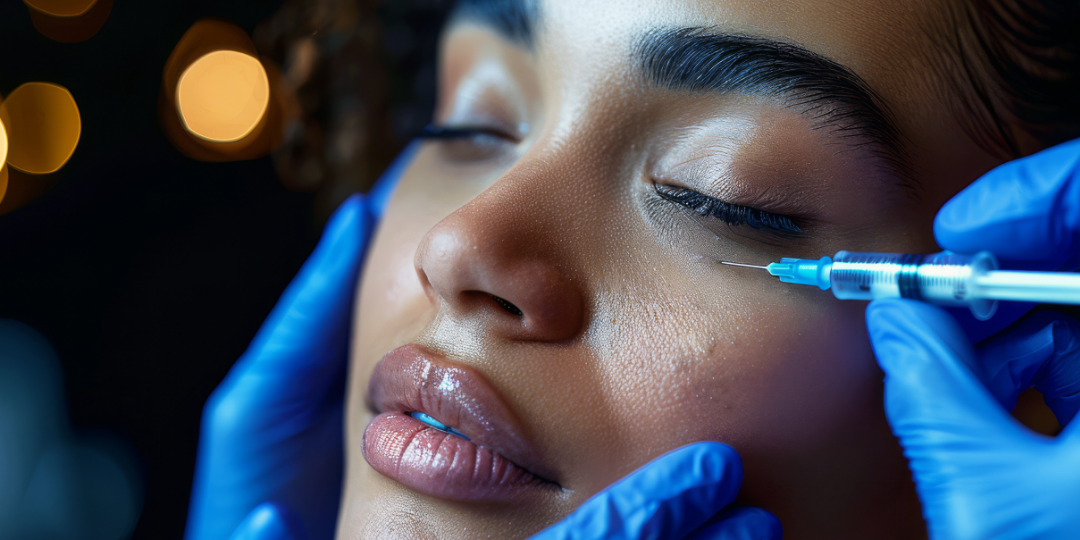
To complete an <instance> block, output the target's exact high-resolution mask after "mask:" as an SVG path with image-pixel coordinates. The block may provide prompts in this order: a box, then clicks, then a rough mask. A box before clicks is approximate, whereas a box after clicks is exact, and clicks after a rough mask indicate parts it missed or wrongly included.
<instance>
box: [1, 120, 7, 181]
mask: <svg viewBox="0 0 1080 540" xmlns="http://www.w3.org/2000/svg"><path fill="white" fill-rule="evenodd" d="M7 153H8V137H7V129H5V128H4V122H3V119H2V118H0V169H2V168H4V163H6V162H7ZM5 183H6V182H5Z"/></svg>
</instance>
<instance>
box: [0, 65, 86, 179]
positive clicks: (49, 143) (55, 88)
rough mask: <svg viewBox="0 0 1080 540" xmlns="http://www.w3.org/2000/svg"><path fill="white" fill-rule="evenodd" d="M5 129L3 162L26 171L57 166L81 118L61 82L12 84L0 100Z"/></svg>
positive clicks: (71, 148)
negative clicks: (5, 146)
mask: <svg viewBox="0 0 1080 540" xmlns="http://www.w3.org/2000/svg"><path fill="white" fill-rule="evenodd" d="M0 119H2V120H3V122H4V124H6V125H5V127H6V128H7V130H8V133H9V137H8V152H7V164H8V165H9V166H11V167H13V168H15V169H18V170H20V171H22V172H25V173H30V174H49V173H53V172H56V171H58V170H60V168H61V167H63V166H64V164H65V163H67V161H68V160H69V159H71V155H72V154H74V153H75V148H76V147H77V146H78V145H79V137H80V135H81V134H82V118H81V117H80V116H79V107H78V105H76V104H75V98H73V97H72V96H71V92H68V91H67V89H66V88H64V87H63V86H59V85H55V84H52V83H41V82H33V83H26V84H24V85H22V86H20V87H18V88H16V89H15V90H14V91H13V92H11V95H10V96H8V98H7V99H6V100H5V101H4V102H3V103H2V104H0Z"/></svg>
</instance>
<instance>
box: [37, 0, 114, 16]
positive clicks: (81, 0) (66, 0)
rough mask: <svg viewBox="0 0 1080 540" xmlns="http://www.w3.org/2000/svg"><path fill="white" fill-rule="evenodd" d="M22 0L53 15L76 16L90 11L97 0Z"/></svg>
mask: <svg viewBox="0 0 1080 540" xmlns="http://www.w3.org/2000/svg"><path fill="white" fill-rule="evenodd" d="M23 2H24V3H25V4H26V5H28V6H30V7H32V8H34V9H36V10H38V11H40V12H42V13H45V14H46V15H52V16H54V17H78V16H79V15H83V14H85V13H86V12H87V11H90V8H92V7H94V5H95V4H97V3H98V0H23Z"/></svg>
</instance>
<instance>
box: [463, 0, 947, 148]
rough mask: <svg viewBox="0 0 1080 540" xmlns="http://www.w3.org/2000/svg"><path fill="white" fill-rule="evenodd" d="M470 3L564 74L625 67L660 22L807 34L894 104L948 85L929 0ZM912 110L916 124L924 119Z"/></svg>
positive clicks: (796, 37) (582, 76) (586, 75)
mask: <svg viewBox="0 0 1080 540" xmlns="http://www.w3.org/2000/svg"><path fill="white" fill-rule="evenodd" d="M462 5H463V6H465V9H464V10H463V11H468V12H472V13H473V14H475V15H480V16H479V17H472V18H479V19H482V20H483V22H487V23H489V25H491V26H495V27H498V28H500V29H501V30H503V31H504V32H503V33H507V32H510V33H512V34H514V35H512V36H510V37H512V38H513V39H515V41H518V42H519V43H521V44H524V45H528V46H531V47H532V48H534V49H536V52H537V53H538V54H539V55H541V57H545V58H548V59H550V60H551V61H552V62H551V63H549V64H548V65H549V66H552V65H554V66H559V67H561V68H563V69H560V70H559V71H562V72H564V73H561V75H563V76H566V77H569V78H571V79H576V80H574V82H575V83H577V82H580V83H581V84H582V85H586V86H588V85H590V83H591V84H595V83H596V82H597V81H598V80H602V78H601V77H599V75H602V74H604V73H608V72H610V71H611V70H613V69H620V68H624V67H625V64H627V63H628V62H627V61H628V59H629V55H628V53H629V51H630V50H631V49H632V47H633V44H634V43H636V42H638V40H640V38H641V37H642V36H644V35H646V34H648V33H650V32H652V31H655V30H657V29H660V28H680V27H697V28H707V29H711V30H714V31H717V32H729V33H730V32H733V33H739V34H745V35H750V36H761V37H768V38H773V39H781V40H785V41H789V42H792V43H794V44H797V45H799V46H801V47H803V48H805V49H807V50H809V51H812V52H814V53H816V54H819V55H821V56H823V57H825V58H828V59H831V60H832V61H834V62H836V63H838V64H841V65H843V66H845V67H846V68H848V69H850V70H851V71H853V72H854V73H855V74H857V75H858V76H859V77H861V78H862V79H863V80H865V81H866V82H867V83H868V84H869V85H870V87H871V88H873V89H874V90H875V91H877V92H878V93H879V94H880V95H882V97H884V98H885V101H886V102H887V103H889V104H891V105H900V106H901V107H904V106H907V105H909V104H911V102H913V101H914V102H917V101H920V97H925V99H932V98H933V96H932V94H931V92H928V91H927V90H928V89H933V88H938V87H940V85H938V84H935V83H934V82H933V81H931V80H929V79H931V78H932V77H933V71H934V70H933V69H932V66H933V65H934V64H935V63H936V60H935V55H936V52H935V51H934V46H933V44H932V43H931V42H930V41H931V38H930V37H929V36H931V35H932V33H933V29H934V24H933V22H932V21H934V20H937V19H938V18H939V13H938V12H939V11H941V10H942V9H943V8H942V5H941V4H940V3H938V2H931V1H928V0H909V1H905V2H895V1H885V0H842V1H836V0H768V1H761V0H636V1H634V2H627V1H625V0H590V1H587V2H582V1H579V0H464V1H463V3H462ZM574 75H578V76H577V77H575V76H574ZM564 82H566V81H564ZM920 92H921V93H920ZM912 96H915V97H914V98H913V97H912ZM916 105H917V104H916ZM916 108H918V107H916ZM921 109H922V110H921V111H919V112H920V113H925V112H926V107H922V108H921ZM905 116H906V117H907V118H909V119H910V122H908V123H909V124H917V123H918V122H919V119H918V118H917V117H915V118H912V117H911V114H905ZM901 127H902V128H903V127H911V126H901ZM903 131H908V130H906V129H904V130H903Z"/></svg>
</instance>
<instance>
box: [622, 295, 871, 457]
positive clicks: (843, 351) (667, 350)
mask: <svg viewBox="0 0 1080 540" xmlns="http://www.w3.org/2000/svg"><path fill="white" fill-rule="evenodd" d="M746 305H750V304H746ZM676 311H677V314H674V315H668V316H667V317H666V318H665V319H660V320H652V321H644V320H640V319H639V320H635V321H634V326H635V327H636V328H635V330H633V331H631V332H630V334H631V335H634V334H636V335H650V334H651V335H652V336H656V335H657V334H661V335H666V336H669V338H668V339H659V340H656V339H653V340H642V342H641V343H638V344H637V351H639V352H640V353H641V355H640V356H639V357H638V359H637V360H627V361H626V362H623V363H621V364H620V369H622V370H624V371H625V370H632V371H634V372H636V373H637V375H636V376H626V375H624V380H627V381H629V380H637V381H639V385H638V386H639V388H638V389H637V391H636V392H624V393H622V394H621V395H623V396H631V395H633V396H634V398H635V399H633V400H632V401H630V400H625V399H624V400H623V403H622V404H621V406H620V407H618V408H617V410H618V411H620V414H619V416H620V418H619V419H618V420H617V422H618V424H620V425H633V426H637V429H635V430H630V431H629V432H628V433H627V436H628V438H629V439H628V440H624V441H623V444H625V445H626V447H629V448H638V449H641V450H642V454H643V455H641V456H638V457H637V459H639V460H641V461H644V460H647V459H649V458H651V457H654V456H655V455H657V454H658V453H660V452H661V451H664V450H667V449H671V448H675V447H677V446H682V445H684V444H688V443H690V442H694V441H699V440H716V441H722V442H725V443H728V444H731V445H732V446H734V447H735V448H736V449H737V450H738V451H739V452H740V454H741V455H743V457H744V459H753V458H754V456H757V455H773V454H774V453H775V451H776V450H780V449H783V451H784V453H785V454H787V455H790V453H791V452H792V451H796V452H798V451H800V450H807V451H809V450H810V449H819V448H823V447H827V446H828V445H829V444H832V441H835V440H838V439H841V438H843V437H840V436H839V434H840V433H841V432H844V431H847V430H853V429H858V428H859V426H865V425H867V423H868V422H872V421H874V418H876V417H873V415H869V414H867V412H868V411H876V410H879V409H880V403H881V402H880V399H881V398H880V395H879V394H878V393H877V389H878V386H879V383H880V381H881V375H880V373H879V371H878V369H877V365H876V363H875V362H874V360H873V356H872V353H871V350H870V347H869V344H868V341H867V338H866V333H865V328H864V322H863V305H862V304H860V303H853V302H849V303H839V302H836V301H835V300H831V299H820V300H814V299H810V300H801V299H800V300H796V299H793V298H789V299H788V302H784V303H775V304H767V303H761V304H754V307H753V308H752V309H750V308H742V309H739V308H733V309H729V310H727V311H726V312H724V313H722V314H720V315H718V316H709V315H705V316H703V315H702V313H701V312H700V311H698V313H696V314H695V313H694V312H693V311H694V310H693V309H687V310H685V311H683V310H676ZM680 311H681V312H680ZM665 321H677V322H665ZM658 326H660V327H663V328H664V329H663V330H662V331H658V330H657V327H658ZM650 341H651V343H650ZM629 349H631V350H632V349H633V347H630V348H629ZM613 398H614V399H619V398H618V396H613ZM639 462H640V461H639Z"/></svg>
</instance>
